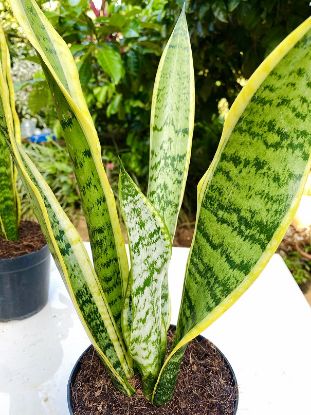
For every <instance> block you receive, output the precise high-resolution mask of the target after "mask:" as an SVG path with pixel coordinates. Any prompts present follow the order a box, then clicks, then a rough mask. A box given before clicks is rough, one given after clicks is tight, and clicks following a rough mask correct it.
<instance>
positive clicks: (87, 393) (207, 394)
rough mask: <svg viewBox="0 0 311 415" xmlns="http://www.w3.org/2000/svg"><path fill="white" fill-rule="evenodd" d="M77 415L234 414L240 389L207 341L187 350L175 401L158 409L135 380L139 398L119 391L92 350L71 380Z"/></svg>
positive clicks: (199, 341) (221, 357)
mask: <svg viewBox="0 0 311 415" xmlns="http://www.w3.org/2000/svg"><path fill="white" fill-rule="evenodd" d="M72 382H73V383H72V384H71V396H72V402H73V413H74V415H136V414H139V415H233V414H234V413H235V408H236V403H237V400H238V390H237V387H236V385H235V382H234V380H233V378H232V374H231V371H230V368H229V367H228V364H227V362H226V361H225V359H224V358H223V356H222V354H221V353H219V351H218V350H217V349H216V348H215V347H214V345H213V344H212V343H210V342H209V341H208V340H206V339H204V340H198V339H195V340H193V341H192V342H191V343H190V345H189V346H188V348H187V351H186V353H185V357H184V360H183V363H182V365H181V370H180V373H179V376H178V380H177V385H176V390H175V394H174V397H173V399H172V400H171V401H170V402H169V403H167V404H166V405H164V406H161V407H155V406H153V405H152V404H151V403H149V402H148V401H146V399H145V398H144V396H143V394H142V391H141V388H140V383H139V380H138V379H135V382H134V383H135V388H136V390H137V392H136V395H134V396H132V397H131V398H129V397H127V396H125V395H124V394H123V393H122V392H120V391H118V390H117V389H116V388H115V387H114V386H113V384H112V382H111V379H110V377H109V375H108V374H107V371H106V369H105V367H104V365H103V364H102V363H101V360H100V358H99V357H98V355H97V353H96V351H95V349H94V348H93V347H91V348H90V349H89V351H88V352H87V353H86V354H85V355H84V356H83V358H82V359H81V365H80V368H79V370H78V372H77V374H76V376H75V379H73V380H72Z"/></svg>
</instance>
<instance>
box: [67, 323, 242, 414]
mask: <svg viewBox="0 0 311 415" xmlns="http://www.w3.org/2000/svg"><path fill="white" fill-rule="evenodd" d="M171 328H173V329H174V330H175V329H176V326H174V325H171ZM197 339H198V340H199V341H200V340H203V339H204V337H203V336H198V337H197ZM213 346H214V347H215V349H216V350H217V351H218V352H219V354H220V355H221V356H222V357H223V359H224V362H225V363H226V365H227V367H228V369H229V371H230V373H231V382H232V385H233V386H235V387H236V388H237V390H238V382H237V379H236V376H235V373H234V371H233V369H232V366H231V365H230V363H229V361H228V359H227V358H226V356H225V355H224V354H223V353H222V352H221V351H220V350H219V349H218V347H216V346H215V345H213ZM91 347H93V346H92V345H91V346H89V347H88V348H87V349H86V350H84V352H83V353H82V354H81V356H80V357H79V359H78V361H77V362H76V364H75V365H74V367H73V369H72V371H71V374H70V376H69V380H68V383H67V403H68V409H69V413H70V415H74V414H73V402H72V396H71V385H72V384H73V383H74V381H75V378H76V376H77V374H78V372H79V370H80V367H81V361H82V359H83V357H84V355H86V354H87V353H88V351H89V350H90V349H91ZM238 404H239V400H238V398H237V399H236V402H235V407H234V412H233V414H234V415H235V414H236V413H237V410H238Z"/></svg>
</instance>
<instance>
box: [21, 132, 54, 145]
mask: <svg viewBox="0 0 311 415" xmlns="http://www.w3.org/2000/svg"><path fill="white" fill-rule="evenodd" d="M27 140H28V141H29V142H30V143H35V144H41V143H47V142H48V141H51V140H53V141H56V136H55V135H54V134H34V135H32V136H30V137H27Z"/></svg>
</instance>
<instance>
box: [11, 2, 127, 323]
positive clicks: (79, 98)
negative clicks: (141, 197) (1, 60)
mask: <svg viewBox="0 0 311 415" xmlns="http://www.w3.org/2000/svg"><path fill="white" fill-rule="evenodd" d="M10 3H11V6H12V9H13V12H14V14H15V16H16V18H17V20H18V22H19V23H20V25H21V26H22V28H23V29H24V31H25V34H26V36H27V38H28V39H29V40H30V42H31V43H32V45H33V46H34V48H35V49H36V50H37V52H38V54H39V55H40V57H41V59H42V61H43V67H44V70H45V73H46V75H47V78H48V81H49V84H50V87H51V91H52V94H53V96H54V98H55V103H56V109H57V112H58V116H59V119H60V122H61V125H62V127H63V131H64V138H65V141H66V145H67V148H68V151H69V153H70V156H71V159H72V161H73V165H74V169H75V174H76V177H77V182H78V185H79V189H80V194H81V202H82V206H83V210H84V213H85V216H86V221H87V223H88V227H89V235H90V242H91V248H92V253H93V260H94V266H95V271H96V274H97V275H98V279H99V281H100V284H101V286H102V289H103V290H104V292H105V294H106V296H107V300H108V304H109V306H110V308H111V310H112V312H113V316H114V318H115V320H116V322H117V324H118V325H119V327H120V316H121V310H122V304H123V295H124V293H125V290H126V286H127V278H128V264H127V258H126V253H125V248H124V243H123V237H122V234H121V230H120V224H119V221H118V215H117V210H116V205H115V200H114V197H113V193H112V190H111V187H110V185H109V183H108V179H107V176H106V173H105V169H104V167H103V165H102V160H101V154H100V145H99V140H98V137H97V133H96V130H95V127H94V124H93V121H92V117H91V115H90V113H89V111H88V108H87V105H86V102H85V99H84V97H83V93H82V90H81V86H80V82H79V75H78V71H77V68H76V66H75V63H74V59H73V57H72V55H71V53H70V51H69V48H68V46H67V45H66V43H65V42H64V41H63V39H62V38H61V37H60V36H59V35H58V33H57V32H56V31H55V30H54V28H53V27H52V25H51V24H50V23H49V21H48V20H47V18H46V17H45V16H44V14H43V13H42V11H41V10H40V8H39V7H38V5H37V4H36V2H35V0H10Z"/></svg>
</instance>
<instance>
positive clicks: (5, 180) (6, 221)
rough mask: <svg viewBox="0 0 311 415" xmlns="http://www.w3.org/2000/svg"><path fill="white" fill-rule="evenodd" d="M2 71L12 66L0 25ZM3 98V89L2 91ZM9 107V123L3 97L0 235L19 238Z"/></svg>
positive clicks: (0, 114)
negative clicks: (8, 131)
mask: <svg viewBox="0 0 311 415" xmlns="http://www.w3.org/2000/svg"><path fill="white" fill-rule="evenodd" d="M0 39H1V41H0V43H1V49H0V71H1V76H2V77H3V79H6V78H7V75H6V72H7V68H8V67H10V62H9V56H8V53H7V50H6V48H5V46H6V43H5V35H4V33H3V30H2V27H1V26H0ZM0 96H1V98H2V96H3V91H2V90H1V91H0ZM10 109H11V108H10V107H8V111H9V112H8V116H9V125H8V124H7V120H6V117H5V112H4V108H3V105H2V99H0V235H2V236H4V237H5V238H7V239H9V240H17V239H18V226H19V215H18V195H17V190H16V174H15V169H14V166H13V162H12V159H11V155H10V151H9V148H8V145H7V142H6V139H5V137H6V132H7V130H8V128H11V129H12V130H14V121H13V114H12V112H11V111H10Z"/></svg>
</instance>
